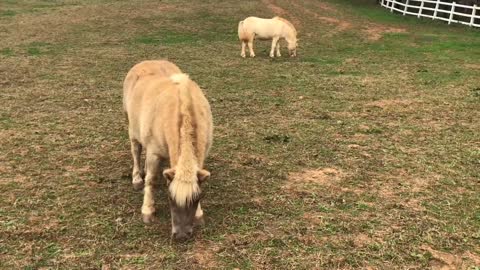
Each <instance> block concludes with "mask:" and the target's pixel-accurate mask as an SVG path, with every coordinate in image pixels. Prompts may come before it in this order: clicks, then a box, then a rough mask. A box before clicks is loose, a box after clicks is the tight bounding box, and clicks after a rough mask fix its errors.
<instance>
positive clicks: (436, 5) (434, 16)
mask: <svg viewBox="0 0 480 270" xmlns="http://www.w3.org/2000/svg"><path fill="white" fill-rule="evenodd" d="M438 1H439V0H437V3H436V4H435V11H434V12H433V17H432V20H435V19H436V18H437V13H438Z"/></svg>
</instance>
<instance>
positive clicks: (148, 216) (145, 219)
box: [142, 213, 155, 224]
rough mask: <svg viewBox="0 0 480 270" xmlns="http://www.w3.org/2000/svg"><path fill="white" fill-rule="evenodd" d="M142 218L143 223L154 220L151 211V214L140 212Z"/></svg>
mask: <svg viewBox="0 0 480 270" xmlns="http://www.w3.org/2000/svg"><path fill="white" fill-rule="evenodd" d="M142 219H143V223H145V224H151V223H153V222H155V217H154V216H153V213H152V214H142Z"/></svg>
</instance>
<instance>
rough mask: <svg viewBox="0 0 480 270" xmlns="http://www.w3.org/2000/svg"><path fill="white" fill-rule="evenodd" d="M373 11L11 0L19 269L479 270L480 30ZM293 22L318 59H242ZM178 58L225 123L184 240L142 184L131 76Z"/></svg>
mask: <svg viewBox="0 0 480 270" xmlns="http://www.w3.org/2000/svg"><path fill="white" fill-rule="evenodd" d="M373 2H374V1H366V0H359V1H353V0H339V1H333V0H331V1H321V0H305V1H294V0H264V1H234V0H226V1H213V0H205V1H186V0H166V1H137V0H134V1H109V0H99V1H93V0H90V1H76V0H58V1H47V0H36V1H33V0H21V1H12V0H0V141H1V143H0V192H1V193H0V268H2V269H105V270H106V269H147V268H148V269H235V268H238V269H428V268H431V269H470V270H474V269H476V270H478V269H479V268H480V180H479V179H480V121H479V119H480V77H479V74H480V62H479V59H480V32H479V30H478V29H469V28H467V27H463V26H447V25H445V24H443V23H438V22H432V21H429V20H418V19H417V18H414V17H403V16H398V15H392V14H390V13H389V12H388V11H387V10H385V9H382V8H380V7H379V6H376V5H374V4H373ZM274 14H278V15H281V16H284V17H285V18H287V19H289V20H291V21H292V23H294V24H295V25H296V26H297V30H298V32H299V37H300V41H299V44H300V47H299V49H298V55H299V57H297V58H289V57H287V51H286V47H285V46H284V45H285V44H283V43H282V45H283V51H282V53H283V55H284V56H283V57H281V58H276V59H270V58H269V57H268V51H269V48H270V43H269V42H263V41H257V42H256V43H255V51H256V54H257V57H255V58H253V59H251V58H247V59H242V58H241V57H240V43H239V41H238V39H237V23H238V21H240V20H241V19H243V18H245V17H247V16H250V15H256V16H260V17H270V16H272V15H274ZM159 58H167V59H169V60H171V61H173V62H175V63H177V64H178V65H179V66H180V68H181V69H182V70H184V71H185V72H186V73H189V74H190V76H191V77H192V78H193V79H194V80H195V81H197V82H198V84H199V85H200V86H201V87H202V89H203V90H204V91H205V93H206V95H207V97H208V99H209V101H210V103H211V106H212V110H213V115H214V122H215V132H214V135H215V137H214V146H213V148H212V151H211V154H210V157H209V158H208V160H207V161H206V164H207V169H208V170H210V171H211V172H212V178H211V179H210V180H209V182H208V184H206V185H205V187H204V192H205V198H204V201H203V203H202V205H203V207H204V209H205V215H206V224H205V226H204V227H203V228H201V229H200V230H197V232H196V234H195V237H194V239H192V240H191V241H189V242H186V243H182V244H179V243H172V242H171V241H170V237H169V236H170V219H169V210H168V205H167V198H166V196H165V192H164V191H165V187H164V183H163V182H162V183H159V187H160V192H159V193H158V198H157V216H158V223H155V224H153V225H144V224H143V223H142V219H141V215H140V207H141V203H142V194H141V193H139V192H136V191H134V190H133V188H132V186H131V184H130V181H131V179H130V178H131V176H130V173H131V157H130V150H129V142H128V137H127V128H126V122H125V119H124V116H123V114H122V105H121V98H122V97H121V85H122V80H123V78H124V76H125V75H126V73H127V71H128V70H129V69H130V68H131V67H132V66H133V65H134V64H135V63H137V62H139V61H141V60H145V59H159ZM442 267H443V268H442Z"/></svg>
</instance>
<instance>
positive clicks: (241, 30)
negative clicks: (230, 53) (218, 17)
mask: <svg viewBox="0 0 480 270" xmlns="http://www.w3.org/2000/svg"><path fill="white" fill-rule="evenodd" d="M238 38H239V39H240V40H241V41H248V34H247V32H246V31H245V27H244V26H243V21H240V22H239V23H238Z"/></svg>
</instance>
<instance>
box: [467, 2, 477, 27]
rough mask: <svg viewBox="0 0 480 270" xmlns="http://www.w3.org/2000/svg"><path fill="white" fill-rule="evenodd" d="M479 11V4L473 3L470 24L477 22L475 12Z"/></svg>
mask: <svg viewBox="0 0 480 270" xmlns="http://www.w3.org/2000/svg"><path fill="white" fill-rule="evenodd" d="M476 13H477V4H475V5H473V7H472V17H471V18H470V24H469V25H468V26H470V27H471V26H472V25H473V23H474V22H475V14H476Z"/></svg>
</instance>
